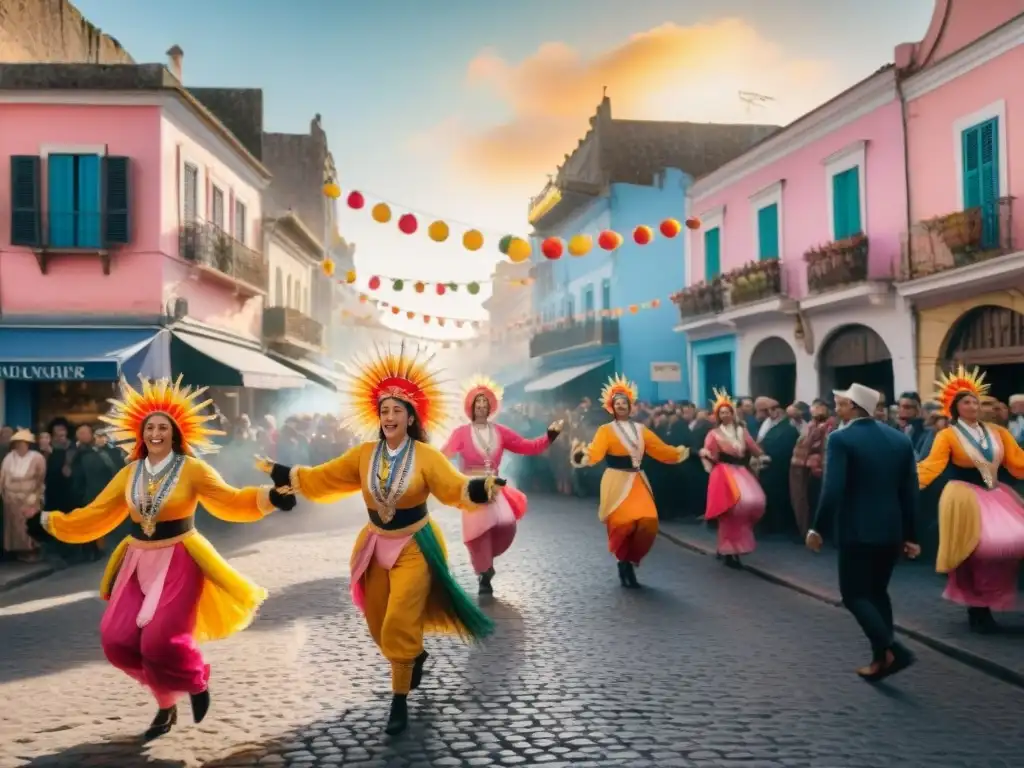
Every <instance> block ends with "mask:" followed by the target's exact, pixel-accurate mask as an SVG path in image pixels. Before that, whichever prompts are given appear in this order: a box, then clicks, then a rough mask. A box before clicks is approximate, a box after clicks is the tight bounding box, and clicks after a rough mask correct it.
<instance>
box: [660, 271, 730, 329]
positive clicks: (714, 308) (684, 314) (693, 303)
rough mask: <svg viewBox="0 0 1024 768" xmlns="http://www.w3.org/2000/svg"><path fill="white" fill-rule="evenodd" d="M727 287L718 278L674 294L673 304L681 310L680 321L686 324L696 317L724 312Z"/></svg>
mask: <svg viewBox="0 0 1024 768" xmlns="http://www.w3.org/2000/svg"><path fill="white" fill-rule="evenodd" d="M726 287H727V286H726V284H725V282H724V280H723V279H722V278H721V277H716V278H714V279H713V280H711V281H710V282H705V283H698V284H697V285H691V286H690V287H689V288H686V289H684V290H682V291H680V292H679V293H677V294H674V295H673V296H672V302H673V303H674V304H675V305H676V306H677V307H678V308H679V319H680V320H681V321H682V322H684V323H686V322H689V321H690V320H693V319H694V318H696V317H703V316H704V315H713V314H717V313H718V312H722V311H724V310H725V296H726Z"/></svg>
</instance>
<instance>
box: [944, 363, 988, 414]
mask: <svg viewBox="0 0 1024 768" xmlns="http://www.w3.org/2000/svg"><path fill="white" fill-rule="evenodd" d="M935 386H936V391H935V400H936V402H938V404H939V405H940V406H941V407H942V413H943V415H945V416H947V417H951V416H952V415H953V414H952V412H951V411H952V408H953V400H954V399H955V398H956V396H957V395H958V394H960V393H961V392H970V393H971V394H972V395H974V396H975V397H976V398H978V399H979V400H980V399H981V398H982V397H983V396H984V395H985V393H986V392H988V389H989V385H988V384H986V383H985V374H984V373H980V372H979V370H978V368H977V367H975V368H974V370H973V371H968V370H967V369H966V368H964V366H963V364H961V365H959V366H958V367H957V368H956V370H953V371H950V372H949V373H944V374H942V375H941V376H939V378H938V379H937V380H936V381H935Z"/></svg>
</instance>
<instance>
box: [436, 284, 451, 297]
mask: <svg viewBox="0 0 1024 768" xmlns="http://www.w3.org/2000/svg"><path fill="white" fill-rule="evenodd" d="M434 290H435V291H437V295H438V296H444V292H445V291H447V290H448V289H447V288H445V285H444V283H438V284H437V285H436V286H435V287H434Z"/></svg>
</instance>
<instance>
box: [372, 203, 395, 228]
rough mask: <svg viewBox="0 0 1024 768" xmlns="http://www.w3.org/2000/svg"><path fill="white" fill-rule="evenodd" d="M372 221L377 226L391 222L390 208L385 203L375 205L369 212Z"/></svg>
mask: <svg viewBox="0 0 1024 768" xmlns="http://www.w3.org/2000/svg"><path fill="white" fill-rule="evenodd" d="M370 215H371V216H373V220H374V221H376V222H377V223H378V224H387V223H388V222H389V221H391V208H390V207H389V206H388V204H387V203H377V204H376V205H375V206H373V210H372V211H371V212H370Z"/></svg>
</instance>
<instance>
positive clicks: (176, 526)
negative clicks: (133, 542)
mask: <svg viewBox="0 0 1024 768" xmlns="http://www.w3.org/2000/svg"><path fill="white" fill-rule="evenodd" d="M195 527H196V519H195V517H183V518H181V519H180V520H167V521H166V522H163V523H157V524H156V530H154V531H153V535H152V536H147V535H146V534H145V532H144V531H143V530H142V523H136V522H135V521H134V520H132V530H131V535H132V538H133V539H138V540H139V541H167V539H173V538H174V537H176V536H181V535H182V534H183V533H188V532H189V531H191V530H193V529H194V528H195Z"/></svg>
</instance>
